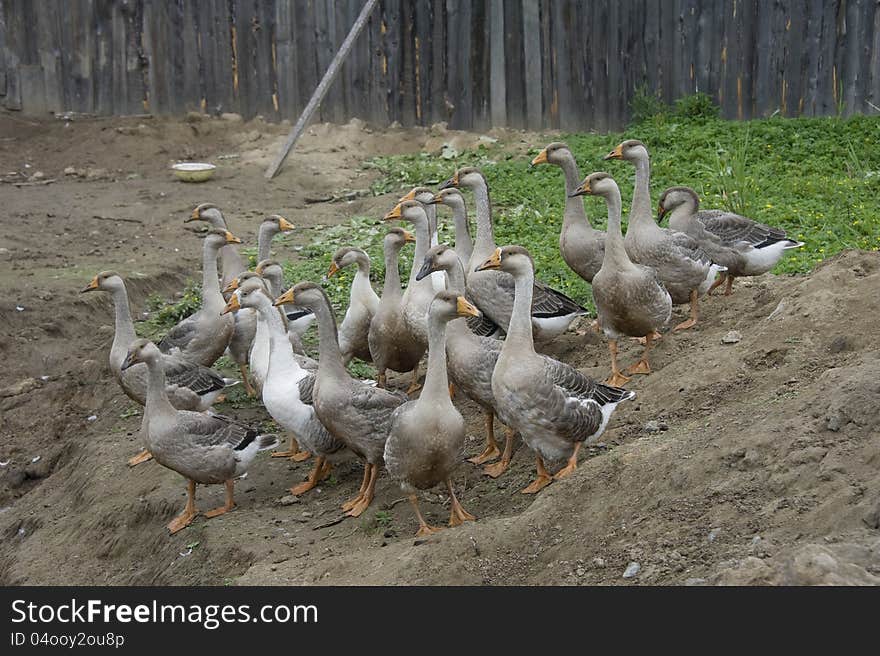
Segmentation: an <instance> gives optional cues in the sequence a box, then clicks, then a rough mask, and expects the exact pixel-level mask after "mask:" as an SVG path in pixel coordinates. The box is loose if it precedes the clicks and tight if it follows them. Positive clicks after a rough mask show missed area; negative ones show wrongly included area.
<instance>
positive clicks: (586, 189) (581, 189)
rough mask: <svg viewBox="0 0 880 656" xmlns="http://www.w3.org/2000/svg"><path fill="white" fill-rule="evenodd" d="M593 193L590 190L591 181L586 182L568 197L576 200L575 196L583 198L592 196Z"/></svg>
mask: <svg viewBox="0 0 880 656" xmlns="http://www.w3.org/2000/svg"><path fill="white" fill-rule="evenodd" d="M591 193H593V192H592V190H591V189H590V181H589V180H584V181H583V182H582V183H581V184H580V186H579V187H578V188H577V189H575V190H574V191H573V192H571V193H570V194H569V195H568V197H569V198H574V197H575V196H583V195H584V194H591Z"/></svg>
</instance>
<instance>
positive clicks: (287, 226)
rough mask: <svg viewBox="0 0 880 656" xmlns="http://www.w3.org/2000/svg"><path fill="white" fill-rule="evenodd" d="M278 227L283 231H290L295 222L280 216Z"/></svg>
mask: <svg viewBox="0 0 880 656" xmlns="http://www.w3.org/2000/svg"><path fill="white" fill-rule="evenodd" d="M278 228H279V229H280V230H281V232H289V231H291V230H293V224H292V223H291V222H290V221H288V220H287V219H285V218H284V217H283V216H279V217H278Z"/></svg>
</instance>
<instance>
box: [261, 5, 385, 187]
mask: <svg viewBox="0 0 880 656" xmlns="http://www.w3.org/2000/svg"><path fill="white" fill-rule="evenodd" d="M377 2H378V0H367V2H366V4H365V5H364V8H363V9H361V13H360V15H359V16H358V17H357V20H356V21H355V22H354V25H352V26H351V30H350V31H349V33H348V36H347V37H345V41H343V42H342V45H341V46H339V50H338V51H337V52H336V55H335V56H334V57H333V61H331V62H330V66H328V67H327V72H326V73H324V77H323V78H321V82H320V83H319V84H318V88H317V89H315V92H314V93H313V94H312V97H311V98H310V99H309V104H308V105H306V108H305V109H304V110H303V113H302V114H301V115H300V117H299V119H297V121H296V125H294V126H293V129H292V130H291V131H290V134H289V135H288V136H287V141H285V142H284V146H282V148H281V152H280V153H278V157H276V158H275V161H274V162H272V165H271V166H270V167H269V168H268V169H266V179H267V180H271V179H272V178H274V177H275V176H276V175H277V174H278V171H279V170H280V169H281V165H282V164H284V160H285V159H287V156H288V154H290V151H291V149H292V148H293V145H294V144H295V143H296V141H297V139H299V138H300V136H301V135H302V133H303V131H304V130H305V129H306V125H308V122H309V120H310V119H311V118H312V114H314V113H315V110H316V109H318V105H320V104H321V101H322V100H324V96H325V95H327V91H329V89H330V85H331V84H332V83H333V80H334V79H335V78H336V75H337V74H338V73H339V70H340V69H341V68H342V64H343V62H344V61H345V58H346V57H347V56H348V53H349V52H350V51H351V47H352V46H353V45H354V41H355V39H357V37H358V34H360V33H361V30H362V29H363V28H364V25H366V24H367V19H368V18H369V17H370V14H371V13H372V12H373V8H374V7H375V6H376V3H377ZM287 73H288V72H287V71H285V72H284V74H287Z"/></svg>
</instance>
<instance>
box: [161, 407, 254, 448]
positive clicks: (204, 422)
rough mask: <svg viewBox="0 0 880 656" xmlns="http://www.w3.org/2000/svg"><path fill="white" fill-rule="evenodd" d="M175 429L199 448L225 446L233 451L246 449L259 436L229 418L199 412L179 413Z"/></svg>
mask: <svg viewBox="0 0 880 656" xmlns="http://www.w3.org/2000/svg"><path fill="white" fill-rule="evenodd" d="M176 429H177V431H178V432H179V433H181V434H184V435H186V436H187V437H188V438H189V439H190V440H192V441H194V442H197V443H198V444H199V446H202V447H212V446H225V447H228V448H230V449H233V450H235V451H241V450H242V449H244V448H245V447H247V446H248V445H249V444H250V443H251V442H253V441H254V440H255V439H257V437H258V436H259V434H260V432H259V431H258V430H257V429H256V428H251V427H250V426H247V425H245V424H242V423H241V422H239V421H236V420H235V419H232V418H231V417H227V416H225V415H214V414H204V413H200V412H179V413H178V420H177V427H176Z"/></svg>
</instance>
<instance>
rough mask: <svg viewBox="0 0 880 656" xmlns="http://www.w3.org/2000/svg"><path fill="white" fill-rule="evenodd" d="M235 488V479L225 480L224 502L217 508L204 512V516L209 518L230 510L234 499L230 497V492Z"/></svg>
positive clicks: (233, 505) (233, 504)
mask: <svg viewBox="0 0 880 656" xmlns="http://www.w3.org/2000/svg"><path fill="white" fill-rule="evenodd" d="M234 488H235V481H232V480H229V481H226V503H224V504H223V505H222V506H220V507H219V508H214V510H209V511H208V512H206V513H205V517H207V518H208V519H211V518H212V517H217V516H219V515H225V514H226V513H228V512H229V511H230V510H232V509H233V508H235V501H234V500H233V499H232V492H233V489H234Z"/></svg>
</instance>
